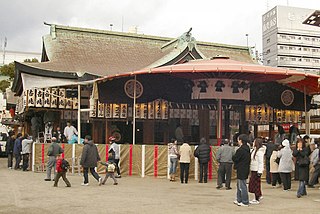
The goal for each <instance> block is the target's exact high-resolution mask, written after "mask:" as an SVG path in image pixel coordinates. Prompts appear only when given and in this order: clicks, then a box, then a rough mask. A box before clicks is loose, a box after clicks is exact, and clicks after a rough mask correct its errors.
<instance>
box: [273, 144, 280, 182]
mask: <svg viewBox="0 0 320 214" xmlns="http://www.w3.org/2000/svg"><path fill="white" fill-rule="evenodd" d="M279 147H280V146H278V147H276V148H275V150H273V152H272V155H271V157H270V173H271V184H272V188H276V185H277V182H278V184H279V186H280V185H281V178H280V174H279V163H280V158H278V157H277V156H278V152H279Z"/></svg>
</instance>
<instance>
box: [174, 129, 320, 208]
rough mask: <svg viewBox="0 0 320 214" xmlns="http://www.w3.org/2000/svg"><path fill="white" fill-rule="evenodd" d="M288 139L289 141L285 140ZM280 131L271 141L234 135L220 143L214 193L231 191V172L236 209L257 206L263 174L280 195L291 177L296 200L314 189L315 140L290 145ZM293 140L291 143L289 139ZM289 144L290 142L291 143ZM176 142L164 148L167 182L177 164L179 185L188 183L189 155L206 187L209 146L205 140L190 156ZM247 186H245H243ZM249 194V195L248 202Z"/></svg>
mask: <svg viewBox="0 0 320 214" xmlns="http://www.w3.org/2000/svg"><path fill="white" fill-rule="evenodd" d="M289 139H290V138H289ZM289 139H287V138H286V136H285V134H284V130H281V128H280V130H279V132H278V134H277V135H276V136H275V140H272V139H268V138H261V137H258V138H253V139H251V138H250V136H249V135H247V134H237V135H236V136H235V138H234V140H233V142H232V141H230V140H228V139H224V140H223V141H222V143H221V146H220V147H219V148H218V150H217V152H216V160H217V162H218V178H217V187H216V188H217V189H222V188H223V184H225V188H226V190H231V189H232V188H231V177H232V169H235V171H236V179H237V183H236V187H237V191H236V200H235V201H234V204H236V205H238V206H243V207H246V206H249V204H252V205H256V204H260V202H261V200H262V199H263V194H262V190H261V177H262V175H263V174H264V172H265V175H266V182H267V184H270V185H271V186H272V187H273V188H279V187H282V188H283V191H285V192H288V191H290V190H291V181H292V177H291V175H292V174H293V172H294V173H295V176H294V180H297V181H299V185H298V190H297V193H296V196H297V198H301V197H302V196H305V195H307V191H306V186H308V188H315V184H317V183H318V178H319V173H320V153H319V148H318V145H319V139H312V140H311V139H310V137H309V136H307V135H306V136H304V137H303V138H300V137H299V136H298V137H297V138H296V139H294V140H295V143H294V144H292V143H290V141H289ZM291 140H293V139H291ZM291 142H292V141H291ZM178 144H179V141H177V140H175V139H172V140H171V142H170V143H169V144H168V151H169V158H170V170H169V172H170V173H169V174H170V181H175V176H176V171H177V166H178V163H180V182H181V183H188V176H189V165H190V160H191V157H192V155H193V156H194V157H195V158H197V160H198V162H199V169H200V170H199V171H200V173H199V183H207V179H208V163H209V161H210V146H209V144H208V143H207V142H206V140H205V138H201V140H200V143H199V145H198V146H197V147H196V149H195V150H194V152H193V153H192V150H191V147H190V145H189V144H188V143H187V142H180V144H182V145H181V146H179V148H178ZM247 184H248V185H247ZM249 193H252V194H253V197H252V200H249Z"/></svg>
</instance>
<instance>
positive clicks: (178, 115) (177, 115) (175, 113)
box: [173, 109, 180, 118]
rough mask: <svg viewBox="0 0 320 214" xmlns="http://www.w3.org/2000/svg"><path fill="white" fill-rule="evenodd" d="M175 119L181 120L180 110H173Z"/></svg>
mask: <svg viewBox="0 0 320 214" xmlns="http://www.w3.org/2000/svg"><path fill="white" fill-rule="evenodd" d="M173 118H180V109H173Z"/></svg>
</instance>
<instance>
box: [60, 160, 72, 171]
mask: <svg viewBox="0 0 320 214" xmlns="http://www.w3.org/2000/svg"><path fill="white" fill-rule="evenodd" d="M69 168H70V164H69V162H68V161H66V160H65V159H63V160H62V162H61V169H62V170H63V171H67V170H68V169H69Z"/></svg>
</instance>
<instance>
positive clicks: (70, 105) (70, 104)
mask: <svg viewBox="0 0 320 214" xmlns="http://www.w3.org/2000/svg"><path fill="white" fill-rule="evenodd" d="M65 100H66V109H72V107H73V104H72V103H73V100H72V98H71V97H67V98H66V99H65Z"/></svg>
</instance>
